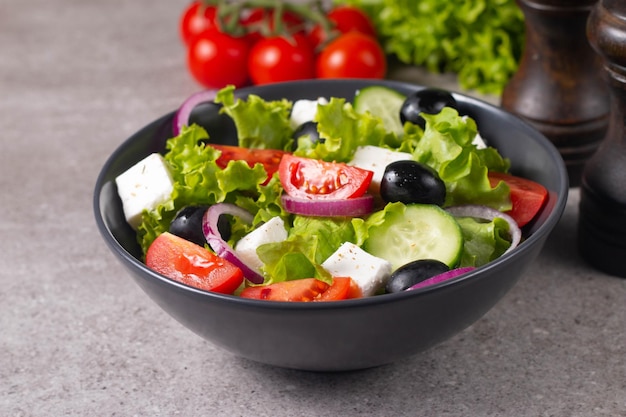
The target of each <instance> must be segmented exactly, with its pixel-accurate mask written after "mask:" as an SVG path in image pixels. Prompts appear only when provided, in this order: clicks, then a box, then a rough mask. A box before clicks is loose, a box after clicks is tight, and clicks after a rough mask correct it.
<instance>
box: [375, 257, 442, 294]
mask: <svg viewBox="0 0 626 417" xmlns="http://www.w3.org/2000/svg"><path fill="white" fill-rule="evenodd" d="M449 270H450V268H449V267H448V265H446V264H444V263H443V262H441V261H438V260H436V259H419V260H417V261H413V262H409V263H408V264H406V265H403V266H401V267H400V268H398V269H396V270H395V271H394V272H393V273H392V274H391V277H389V280H388V281H387V285H385V292H387V293H394V292H401V291H404V290H406V289H407V288H410V287H412V286H413V285H415V284H418V283H420V282H422V281H424V280H427V279H428V278H432V277H434V276H435V275H439V274H443V273H444V272H447V271H449Z"/></svg>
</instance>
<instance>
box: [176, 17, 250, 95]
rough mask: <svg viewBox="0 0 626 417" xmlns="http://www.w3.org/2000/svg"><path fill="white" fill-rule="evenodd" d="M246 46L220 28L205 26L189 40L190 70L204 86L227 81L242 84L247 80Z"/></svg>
mask: <svg viewBox="0 0 626 417" xmlns="http://www.w3.org/2000/svg"><path fill="white" fill-rule="evenodd" d="M248 53H249V46H248V42H246V40H245V39H244V38H237V37H234V36H230V35H228V34H226V33H222V32H220V31H219V30H217V29H215V28H213V29H207V30H205V31H204V32H202V33H200V34H199V35H197V36H196V37H194V38H193V39H192V40H191V43H190V44H189V49H188V51H187V66H188V68H189V72H191V74H192V75H193V77H194V78H195V79H196V81H198V82H199V83H200V84H202V85H203V86H205V87H207V88H222V87H225V86H227V85H228V84H233V85H234V86H235V87H242V86H244V85H245V84H246V83H247V81H248V72H247V70H246V63H247V62H248Z"/></svg>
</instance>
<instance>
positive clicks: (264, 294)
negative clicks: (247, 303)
mask: <svg viewBox="0 0 626 417" xmlns="http://www.w3.org/2000/svg"><path fill="white" fill-rule="evenodd" d="M328 287H330V285H328V284H326V283H325V282H323V281H320V280H318V279H315V278H303V279H296V280H293V281H283V282H277V283H275V284H269V285H260V286H257V287H248V288H246V289H244V290H243V291H242V292H241V296H242V297H243V298H254V299H257V300H270V301H313V299H315V298H316V297H317V296H319V295H320V294H321V293H323V292H324V291H326V290H327V289H328Z"/></svg>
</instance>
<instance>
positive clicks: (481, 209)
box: [446, 204, 522, 255]
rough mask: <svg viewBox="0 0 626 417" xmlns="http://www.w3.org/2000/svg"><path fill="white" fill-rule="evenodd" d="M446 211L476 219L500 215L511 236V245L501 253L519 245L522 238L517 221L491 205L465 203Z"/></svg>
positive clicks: (490, 219)
mask: <svg viewBox="0 0 626 417" xmlns="http://www.w3.org/2000/svg"><path fill="white" fill-rule="evenodd" d="M446 211H448V213H450V214H452V215H453V216H455V217H474V218H477V219H485V220H489V221H492V220H493V219H495V218H496V217H500V218H501V219H503V220H505V221H506V222H507V223H508V224H509V235H510V237H511V246H509V248H508V249H507V250H506V251H505V252H504V253H503V255H504V254H506V253H508V252H510V251H512V250H513V249H515V248H516V247H517V245H519V243H520V242H521V240H522V231H521V230H520V228H519V226H518V225H517V222H516V221H515V220H514V219H513V218H512V217H511V216H509V215H508V214H505V213H502V212H501V211H499V210H496V209H494V208H491V207H487V206H481V205H476V204H467V205H462V206H453V207H448V208H446Z"/></svg>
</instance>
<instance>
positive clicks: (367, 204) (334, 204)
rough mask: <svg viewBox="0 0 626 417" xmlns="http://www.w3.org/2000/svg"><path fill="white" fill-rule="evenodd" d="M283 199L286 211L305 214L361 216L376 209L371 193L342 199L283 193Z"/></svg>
mask: <svg viewBox="0 0 626 417" xmlns="http://www.w3.org/2000/svg"><path fill="white" fill-rule="evenodd" d="M281 201H282V204H283V207H284V208H285V210H286V211H288V212H289V213H294V214H301V215H303V216H318V217H341V216H347V217H359V216H364V215H366V214H369V213H371V212H372V210H373V209H374V197H373V196H372V195H370V194H365V195H364V196H362V197H356V198H346V199H341V200H309V199H305V198H296V197H292V196H290V195H288V194H283V195H282V196H281Z"/></svg>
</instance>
